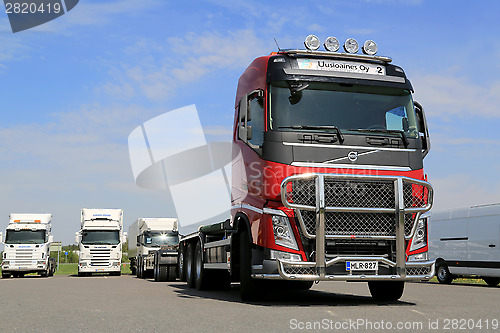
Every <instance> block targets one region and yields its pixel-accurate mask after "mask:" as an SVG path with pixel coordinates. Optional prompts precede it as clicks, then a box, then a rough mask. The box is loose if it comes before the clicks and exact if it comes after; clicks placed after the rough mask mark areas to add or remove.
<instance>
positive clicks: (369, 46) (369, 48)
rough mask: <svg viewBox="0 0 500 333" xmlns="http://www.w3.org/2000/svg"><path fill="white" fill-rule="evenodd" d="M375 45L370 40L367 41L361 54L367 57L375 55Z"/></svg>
mask: <svg viewBox="0 0 500 333" xmlns="http://www.w3.org/2000/svg"><path fill="white" fill-rule="evenodd" d="M377 49H378V48H377V44H376V43H375V42H374V41H372V40H367V41H366V42H365V43H364V44H363V53H364V54H368V55H375V54H376V53H377Z"/></svg>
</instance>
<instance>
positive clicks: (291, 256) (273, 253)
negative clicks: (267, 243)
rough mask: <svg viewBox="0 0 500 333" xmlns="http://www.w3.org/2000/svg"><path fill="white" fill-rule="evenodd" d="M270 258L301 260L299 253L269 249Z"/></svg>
mask: <svg viewBox="0 0 500 333" xmlns="http://www.w3.org/2000/svg"><path fill="white" fill-rule="evenodd" d="M271 259H281V260H287V261H302V257H301V256H300V254H294V253H288V252H282V251H276V250H271Z"/></svg>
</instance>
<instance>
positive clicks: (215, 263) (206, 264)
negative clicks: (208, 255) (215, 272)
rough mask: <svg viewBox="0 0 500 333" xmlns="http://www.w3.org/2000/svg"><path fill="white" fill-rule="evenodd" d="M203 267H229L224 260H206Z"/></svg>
mask: <svg viewBox="0 0 500 333" xmlns="http://www.w3.org/2000/svg"><path fill="white" fill-rule="evenodd" d="M203 268H207V269H229V263H225V262H214V263H211V262H206V263H204V264H203Z"/></svg>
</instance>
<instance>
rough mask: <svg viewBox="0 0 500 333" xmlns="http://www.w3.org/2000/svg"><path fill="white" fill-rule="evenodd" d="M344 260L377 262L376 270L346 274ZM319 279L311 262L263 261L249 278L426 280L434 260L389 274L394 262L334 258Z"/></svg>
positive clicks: (430, 272) (375, 259)
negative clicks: (400, 272)
mask: <svg viewBox="0 0 500 333" xmlns="http://www.w3.org/2000/svg"><path fill="white" fill-rule="evenodd" d="M347 261H378V263H379V269H378V271H376V272H375V271H362V272H361V271H354V272H353V271H346V268H345V267H346V262H347ZM325 266H326V269H325V274H324V275H323V276H321V274H320V273H319V270H318V269H317V266H316V263H315V262H300V261H286V260H280V259H278V260H265V261H264V265H262V267H258V269H254V274H252V277H253V278H255V279H269V280H295V281H375V280H379V281H384V280H385V281H428V280H430V279H431V278H432V277H433V276H434V274H435V261H411V262H407V263H406V265H405V267H404V274H393V273H392V271H394V268H395V267H396V263H395V262H392V261H390V260H387V259H385V258H380V257H359V256H353V257H347V256H346V257H341V256H339V257H335V258H333V259H331V260H328V261H327V262H326V265H325Z"/></svg>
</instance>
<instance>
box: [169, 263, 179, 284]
mask: <svg viewBox="0 0 500 333" xmlns="http://www.w3.org/2000/svg"><path fill="white" fill-rule="evenodd" d="M167 275H168V277H167V281H175V280H177V265H168V266H167Z"/></svg>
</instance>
